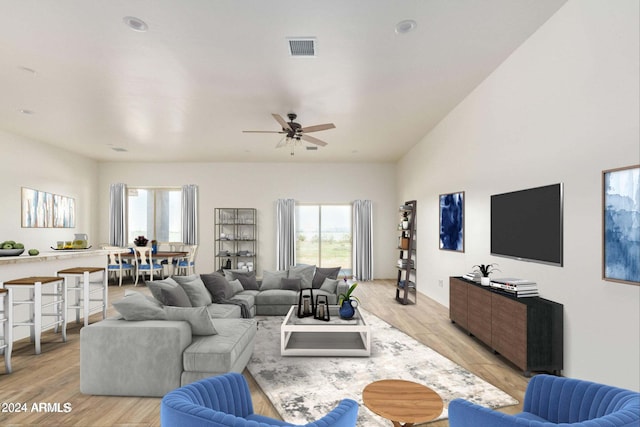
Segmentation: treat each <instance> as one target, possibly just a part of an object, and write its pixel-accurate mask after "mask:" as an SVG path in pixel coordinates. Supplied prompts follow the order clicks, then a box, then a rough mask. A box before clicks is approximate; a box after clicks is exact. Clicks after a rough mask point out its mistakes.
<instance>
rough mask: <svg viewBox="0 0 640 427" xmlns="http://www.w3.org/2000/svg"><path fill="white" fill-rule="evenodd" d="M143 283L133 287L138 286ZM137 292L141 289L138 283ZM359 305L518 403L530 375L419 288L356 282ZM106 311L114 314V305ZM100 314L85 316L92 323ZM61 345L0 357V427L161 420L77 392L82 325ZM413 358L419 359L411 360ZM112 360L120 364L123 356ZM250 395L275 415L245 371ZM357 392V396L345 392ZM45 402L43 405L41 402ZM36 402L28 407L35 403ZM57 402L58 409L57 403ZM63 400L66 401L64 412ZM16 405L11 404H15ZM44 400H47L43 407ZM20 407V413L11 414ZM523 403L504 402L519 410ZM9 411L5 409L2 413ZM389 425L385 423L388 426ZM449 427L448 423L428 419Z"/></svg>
mask: <svg viewBox="0 0 640 427" xmlns="http://www.w3.org/2000/svg"><path fill="white" fill-rule="evenodd" d="M125 288H129V289H131V288H133V286H132V285H127V286H123V287H122V288H118V287H117V286H110V287H109V297H110V299H111V301H114V300H117V299H120V298H121V297H122V296H123V295H124V290H125ZM140 288H141V287H140V286H138V289H140ZM142 290H144V291H146V289H145V288H144V286H142ZM356 295H357V296H358V297H359V299H360V301H361V304H362V306H363V307H365V308H366V309H367V310H369V311H370V312H372V313H374V314H376V315H377V316H379V317H380V318H382V319H384V320H386V321H387V322H388V323H390V324H392V325H394V326H395V327H397V328H399V329H401V330H402V331H404V332H405V333H407V334H408V335H411V336H412V337H414V338H415V339H417V340H418V341H420V342H422V343H424V344H426V345H427V346H429V347H431V348H433V349H434V350H436V351H438V352H439V353H440V354H442V355H444V356H446V357H448V358H449V359H451V360H453V361H454V362H456V363H458V364H459V365H461V366H463V367H465V368H467V369H468V370H470V371H471V372H473V373H475V374H476V375H478V376H480V377H481V378H483V379H485V380H486V381H488V382H490V383H491V384H493V385H495V386H497V387H499V388H501V389H502V390H504V391H506V392H507V393H509V394H510V395H512V396H514V397H515V398H516V399H518V400H519V401H520V402H522V400H523V398H524V391H525V388H526V385H527V382H528V379H527V378H526V377H524V376H523V375H522V374H521V373H520V372H519V371H518V370H516V369H515V368H514V367H512V365H510V364H508V362H505V361H504V360H503V359H501V358H500V357H498V356H496V355H494V354H493V353H492V352H491V351H490V350H489V349H487V348H486V347H484V346H483V345H481V344H479V343H478V342H477V341H476V340H474V339H473V338H471V337H469V336H468V335H467V334H466V333H464V332H462V331H461V330H459V329H458V328H457V327H456V326H454V325H452V324H451V322H450V321H449V318H448V315H449V313H448V310H447V309H446V308H445V307H443V306H441V305H440V304H438V303H436V302H434V301H432V300H430V299H429V298H427V297H425V296H423V295H421V294H419V295H418V304H416V305H408V306H403V305H401V304H398V303H397V302H396V301H395V299H394V296H395V288H394V283H393V282H392V281H391V280H376V281H373V282H365V283H361V284H360V286H359V287H358V289H357V290H356ZM110 314H115V311H114V310H113V308H111V310H110ZM99 319H100V315H99V314H95V315H93V316H92V317H91V321H92V322H95V321H98V320H99ZM67 338H68V341H67V343H62V342H61V339H60V336H59V335H54V334H53V333H52V332H48V333H45V334H44V336H43V344H42V354H40V355H38V356H36V355H34V354H33V346H32V345H31V344H29V342H28V340H23V341H20V342H17V343H16V345H14V352H13V358H12V362H13V363H12V364H13V373H12V374H8V375H7V374H5V373H4V367H3V364H1V363H0V404H1V405H2V407H0V425H2V426H27V425H41V426H83V427H89V426H91V427H93V426H159V425H160V399H159V398H138V397H111V396H87V395H83V394H81V393H80V367H79V365H80V326H79V325H77V324H75V322H72V323H70V324H69V326H68V328H67ZM416 362H419V361H416ZM113 363H121V364H123V365H126V363H127V361H126V360H114V361H113ZM244 375H245V377H247V379H248V380H249V384H250V387H251V393H252V396H253V402H254V410H255V412H256V413H261V414H264V415H267V416H270V417H273V418H279V416H278V415H277V413H276V412H275V410H274V408H273V406H272V405H271V404H270V402H269V401H268V400H267V398H266V397H265V396H264V394H263V393H262V391H261V390H260V389H259V387H258V386H257V385H256V383H255V382H254V381H253V379H252V378H251V375H250V374H249V373H248V372H247V371H246V370H245V372H244ZM345 397H352V398H358V396H345ZM47 403H49V404H52V405H49V408H48V411H47V410H45V408H44V407H43V408H41V410H40V411H38V409H39V405H41V404H47ZM34 404H36V406H35V407H34V406H33V405H34ZM55 404H59V407H60V409H59V411H55V410H56V405H55ZM65 404H67V407H70V410H69V411H68V412H65ZM16 406H17V407H16ZM45 406H46V405H45ZM18 409H20V410H22V412H16V411H17V410H18ZM521 409H522V405H521V404H520V405H516V406H511V407H508V408H503V409H502V411H503V412H506V413H517V412H520V411H521ZM7 411H11V412H7ZM389 425H391V424H389ZM431 426H433V427H442V426H448V423H447V422H446V421H441V422H437V423H433V424H431Z"/></svg>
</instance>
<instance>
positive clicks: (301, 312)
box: [297, 288, 316, 318]
mask: <svg viewBox="0 0 640 427" xmlns="http://www.w3.org/2000/svg"><path fill="white" fill-rule="evenodd" d="M305 291H309V292H308V293H305ZM315 314H316V306H315V303H314V301H313V289H312V288H304V289H301V290H300V293H299V294H298V312H297V315H298V317H300V318H302V317H309V316H315Z"/></svg>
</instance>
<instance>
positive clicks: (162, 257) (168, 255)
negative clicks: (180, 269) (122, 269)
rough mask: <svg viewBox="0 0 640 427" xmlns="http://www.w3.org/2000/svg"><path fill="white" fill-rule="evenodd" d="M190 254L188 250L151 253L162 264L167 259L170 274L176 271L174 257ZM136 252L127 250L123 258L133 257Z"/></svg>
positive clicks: (178, 257)
mask: <svg viewBox="0 0 640 427" xmlns="http://www.w3.org/2000/svg"><path fill="white" fill-rule="evenodd" d="M187 255H189V252H188V251H157V252H156V253H154V254H151V258H152V259H153V260H154V261H155V262H156V263H157V264H162V261H164V260H166V261H167V264H166V265H167V270H168V271H169V276H171V275H173V272H174V271H175V265H174V263H173V260H174V258H176V259H180V258H184V257H186V256H187ZM134 257H135V254H134V253H132V252H131V251H126V252H123V253H122V258H124V259H133V258H134Z"/></svg>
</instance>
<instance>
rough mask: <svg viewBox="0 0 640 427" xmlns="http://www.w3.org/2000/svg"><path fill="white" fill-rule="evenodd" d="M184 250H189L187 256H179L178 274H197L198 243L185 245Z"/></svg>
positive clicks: (176, 271)
mask: <svg viewBox="0 0 640 427" xmlns="http://www.w3.org/2000/svg"><path fill="white" fill-rule="evenodd" d="M182 250H183V251H186V252H189V253H188V254H187V255H186V256H185V257H183V258H179V259H178V262H177V264H176V268H175V274H176V275H179V276H181V275H184V276H189V275H191V274H196V261H195V260H196V253H197V252H198V245H184V246H183V248H182Z"/></svg>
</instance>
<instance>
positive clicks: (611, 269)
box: [602, 165, 640, 285]
mask: <svg viewBox="0 0 640 427" xmlns="http://www.w3.org/2000/svg"><path fill="white" fill-rule="evenodd" d="M602 204H603V206H602V233H603V239H602V242H603V248H602V278H603V279H604V280H607V281H611V282H618V283H627V284H630V285H640V261H639V260H638V256H637V254H638V253H639V252H640V227H638V218H640V208H639V207H640V165H635V166H627V167H622V168H617V169H610V170H605V171H603V172H602ZM632 254H636V255H635V256H633V255H632Z"/></svg>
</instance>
